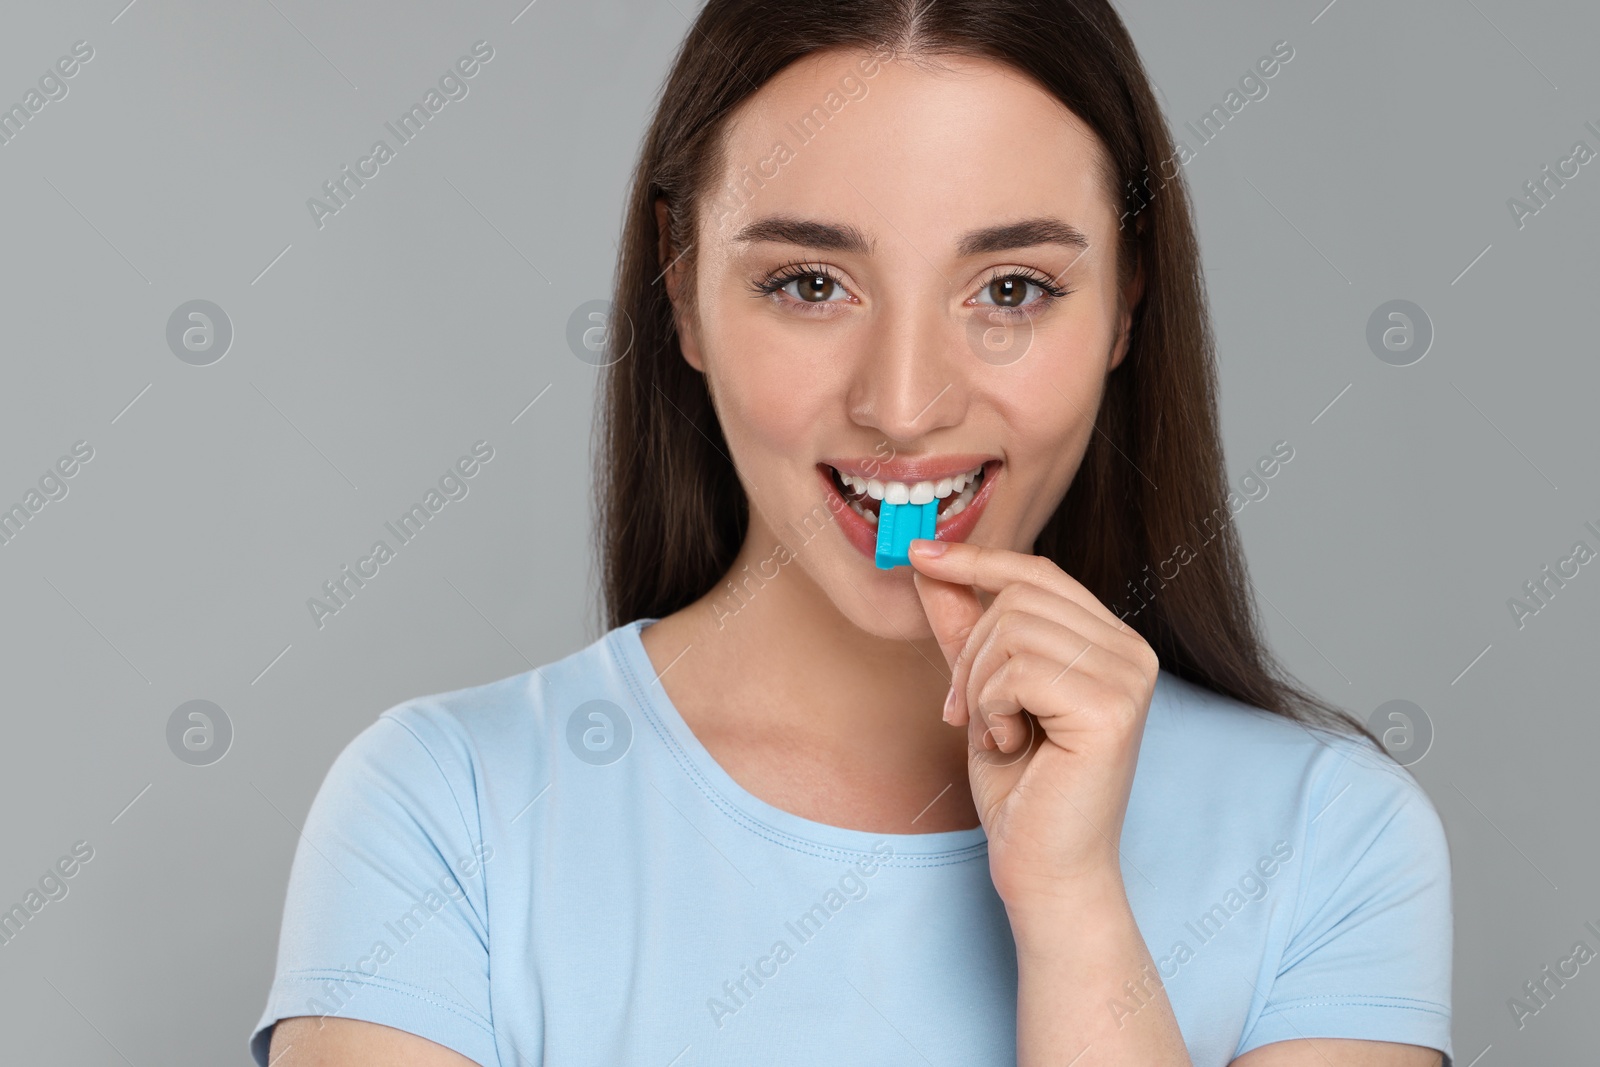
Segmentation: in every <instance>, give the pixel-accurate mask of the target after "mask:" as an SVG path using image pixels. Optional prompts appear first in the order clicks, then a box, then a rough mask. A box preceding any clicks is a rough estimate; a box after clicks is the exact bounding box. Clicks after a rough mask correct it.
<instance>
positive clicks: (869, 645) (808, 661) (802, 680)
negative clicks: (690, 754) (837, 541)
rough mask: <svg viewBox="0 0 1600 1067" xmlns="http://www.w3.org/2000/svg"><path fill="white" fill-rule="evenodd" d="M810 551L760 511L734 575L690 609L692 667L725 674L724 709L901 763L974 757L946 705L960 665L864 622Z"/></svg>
mask: <svg viewBox="0 0 1600 1067" xmlns="http://www.w3.org/2000/svg"><path fill="white" fill-rule="evenodd" d="M806 551H807V544H805V543H801V542H800V541H799V539H798V538H795V537H793V536H792V532H791V536H787V537H784V538H781V539H780V537H779V536H778V535H777V534H775V533H774V532H773V531H771V530H770V529H767V528H766V527H765V526H764V525H759V524H758V521H756V522H752V526H751V532H750V535H749V536H748V537H747V538H746V539H745V543H744V546H743V547H742V549H741V550H740V552H739V555H738V558H736V559H735V560H734V563H733V566H732V567H731V568H729V572H728V574H727V576H726V578H725V580H724V581H723V582H720V583H718V585H717V586H716V587H715V588H714V589H712V590H711V591H710V592H708V593H707V594H706V595H705V596H704V597H702V598H701V599H700V600H698V601H696V602H695V603H694V604H692V605H690V606H689V607H688V608H686V609H685V610H684V612H682V613H680V614H681V615H684V616H686V618H685V619H684V620H683V622H684V623H685V625H683V626H682V627H681V638H682V639H681V640H680V641H679V642H678V644H679V647H680V649H681V648H683V647H687V648H688V651H687V652H685V653H684V656H683V660H682V664H681V665H682V666H684V667H689V666H690V661H691V660H693V661H695V662H694V665H693V666H692V667H691V668H690V670H689V671H685V672H684V673H685V674H686V675H693V676H694V677H696V678H699V679H702V680H705V679H715V683H714V684H715V687H716V690H717V691H718V692H719V693H720V694H721V697H720V699H718V700H717V701H716V702H715V703H716V704H717V705H718V710H717V711H716V713H715V714H716V715H717V717H718V718H719V719H721V718H723V717H724V716H738V717H740V718H741V719H743V720H746V721H745V722H744V724H743V725H745V726H748V727H751V728H758V729H759V728H763V727H773V728H776V729H777V730H779V731H781V732H782V733H783V734H784V735H788V736H799V737H803V738H807V739H809V740H811V741H814V742H816V743H819V744H822V745H825V746H832V747H834V748H835V750H838V751H862V750H863V749H864V748H865V747H866V746H870V748H871V751H872V752H873V753H874V754H875V756H876V757H878V758H879V759H881V760H882V761H884V763H885V764H886V765H887V766H886V767H885V769H886V770H888V771H890V772H891V773H894V772H896V771H897V770H900V769H909V768H912V767H916V766H926V765H927V762H928V760H929V759H930V757H934V758H937V759H939V760H941V761H943V760H949V759H951V758H952V754H953V757H954V758H956V759H959V760H960V761H961V762H962V763H963V764H964V761H965V754H966V739H965V735H964V734H962V733H961V731H957V730H954V729H952V728H951V727H950V726H948V725H946V724H945V723H944V721H943V720H942V718H941V717H940V716H941V711H942V709H943V705H944V697H945V693H946V692H947V691H948V689H949V681H948V679H949V674H950V672H949V668H948V666H947V664H946V663H945V659H944V654H943V653H942V652H941V651H940V650H939V646H938V643H937V642H936V641H935V640H934V639H933V638H932V637H928V638H925V639H921V640H916V641H910V640H905V639H901V638H898V637H895V638H888V639H885V638H881V637H877V636H875V635H873V634H869V633H867V632H865V631H863V630H861V629H859V628H858V627H857V626H856V625H855V624H854V623H852V622H851V621H850V620H849V619H848V618H847V617H846V616H845V615H844V614H843V613H841V612H840V611H839V609H838V608H837V607H836V606H835V605H834V603H833V601H832V600H831V599H830V598H829V597H828V595H827V594H826V593H825V592H824V591H823V590H822V589H821V588H820V587H819V586H818V585H817V584H816V583H815V582H813V581H812V580H811V577H810V576H809V575H808V574H807V573H806V571H805V570H804V568H803V567H802V566H801V563H800V561H799V559H798V558H797V553H798V554H803V553H805V552H806ZM848 595H854V594H848ZM664 651H666V652H667V654H668V656H669V657H670V656H672V655H676V654H677V650H670V649H669V650H664ZM687 681H688V679H685V682H687ZM695 688H697V689H698V688H699V686H698V685H697V686H695Z"/></svg>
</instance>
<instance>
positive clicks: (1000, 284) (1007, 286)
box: [989, 275, 1028, 307]
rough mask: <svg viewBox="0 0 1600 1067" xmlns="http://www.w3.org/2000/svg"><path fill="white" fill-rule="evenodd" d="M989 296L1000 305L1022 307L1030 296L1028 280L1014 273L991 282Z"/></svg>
mask: <svg viewBox="0 0 1600 1067" xmlns="http://www.w3.org/2000/svg"><path fill="white" fill-rule="evenodd" d="M989 296H990V297H991V298H992V299H993V300H994V302H995V303H996V304H997V305H999V306H1000V307H1020V306H1021V305H1022V303H1023V302H1024V301H1025V300H1026V299H1027V296H1028V282H1027V280H1026V279H1024V278H1018V277H1017V276H1016V275H1012V276H1010V277H1006V278H996V279H995V280H994V281H992V282H990V283H989Z"/></svg>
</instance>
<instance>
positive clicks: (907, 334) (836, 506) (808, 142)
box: [658, 51, 1138, 638]
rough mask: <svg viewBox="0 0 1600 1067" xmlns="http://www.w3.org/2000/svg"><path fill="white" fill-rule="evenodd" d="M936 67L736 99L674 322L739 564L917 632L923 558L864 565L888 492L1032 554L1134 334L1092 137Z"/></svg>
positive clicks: (869, 59) (1071, 121) (1058, 109)
mask: <svg viewBox="0 0 1600 1067" xmlns="http://www.w3.org/2000/svg"><path fill="white" fill-rule="evenodd" d="M940 63H941V64H942V65H943V66H944V67H946V68H948V69H944V70H939V69H922V68H919V67H918V66H915V65H913V64H911V63H908V62H892V63H885V62H880V61H879V60H878V59H877V58H876V57H874V56H871V55H869V54H866V53H860V52H842V51H832V52H827V53H821V54H817V55H813V56H810V57H808V58H807V59H805V60H802V61H800V62H799V63H796V64H795V65H793V66H792V67H790V68H789V69H787V70H785V71H784V72H782V73H781V74H780V75H779V76H778V77H777V78H775V79H773V80H772V81H771V82H769V83H768V84H767V85H766V86H764V87H763V88H762V89H761V90H760V91H759V92H758V93H756V94H755V95H754V96H753V97H751V98H750V99H749V100H748V101H746V103H745V104H744V105H743V106H742V107H741V108H740V109H739V110H738V111H737V112H736V113H735V115H734V116H733V118H732V121H731V123H730V126H729V130H728V133H727V141H726V155H725V159H726V164H725V168H724V173H723V176H722V181H721V182H720V183H719V185H718V186H717V187H716V188H715V189H713V190H711V191H710V192H709V193H708V195H707V197H706V200H705V202H704V204H703V207H702V209H701V212H700V218H699V221H698V226H697V231H698V232H697V237H696V245H697V247H696V249H695V257H694V262H695V279H694V284H695V286H696V289H697V300H698V307H697V308H696V314H695V315H694V318H693V321H689V320H688V319H686V318H685V317H684V315H683V314H681V313H680V315H679V320H678V324H679V334H680V337H681V339H682V343H683V351H684V356H685V358H686V359H687V360H688V361H689V362H690V363H691V364H692V365H693V366H694V367H695V368H696V369H698V370H700V371H702V372H703V373H704V374H705V375H706V377H707V379H708V384H709V388H710V390H711V395H712V398H713V402H714V404H715V407H716V410H717V414H718V417H719V418H720V420H721V423H722V429H723V432H724V434H725V435H726V438H727V443H728V447H729V450H730V454H731V458H732V460H733V462H734V464H735V466H736V467H737V469H738V472H739V477H740V480H741V482H742V484H743V486H744V489H745V492H746V494H747V495H748V497H749V500H750V505H751V512H750V513H751V521H750V534H749V537H750V539H749V541H748V542H747V545H746V554H747V556H753V558H755V559H759V560H761V561H764V562H765V561H768V560H771V562H768V563H766V565H765V567H764V568H763V569H762V577H763V579H767V580H775V581H780V582H789V581H794V582H804V581H806V580H807V579H809V581H810V582H812V583H814V585H815V586H816V588H817V589H819V590H820V591H821V594H822V595H824V596H826V597H828V598H829V599H831V600H832V602H833V603H834V605H835V606H836V607H837V608H838V610H839V611H840V612H841V613H842V614H844V615H845V616H846V617H847V618H849V619H850V620H851V621H852V622H854V623H855V625H856V626H858V627H859V628H861V629H862V630H865V631H867V632H869V633H872V634H874V635H877V636H880V637H886V638H892V637H905V638H919V637H927V636H928V634H929V630H928V626H927V622H926V619H925V617H924V615H923V612H922V609H921V606H920V603H919V601H918V597H917V594H916V591H915V588H914V586H913V584H912V579H911V574H912V572H911V569H910V568H908V567H898V568H895V569H893V570H879V569H877V568H876V567H875V566H874V564H873V559H872V554H873V546H874V543H875V540H876V536H877V528H876V524H875V520H876V518H877V512H878V508H879V507H880V504H879V500H878V499H876V497H877V496H878V495H879V494H880V492H882V493H886V494H888V495H889V496H890V498H891V499H894V498H895V494H896V493H898V492H899V491H900V488H899V486H900V485H903V486H904V487H905V491H906V492H908V493H909V494H910V495H911V499H912V500H913V502H915V501H916V500H917V499H918V498H919V497H921V496H925V495H926V493H927V489H928V488H929V487H931V488H932V490H933V491H934V493H935V495H936V497H938V498H940V499H939V519H938V534H937V536H938V537H939V538H941V539H945V540H952V539H953V540H964V541H969V542H973V543H976V544H984V545H991V546H997V547H1002V548H1008V549H1014V550H1017V551H1022V552H1030V551H1031V550H1032V545H1033V542H1034V539H1035V538H1036V537H1037V535H1038V533H1039V531H1040V530H1041V529H1042V528H1043V526H1044V523H1045V521H1046V520H1047V519H1048V518H1049V516H1050V515H1051V513H1052V512H1053V511H1054V509H1055V507H1056V505H1057V503H1058V502H1059V501H1060V500H1061V498H1062V496H1063V494H1065V492H1066V490H1067V487H1068V485H1069V484H1070V483H1071V481H1072V477H1073V475H1074V473H1075V472H1076V471H1077V469H1078V464H1079V462H1080V460H1081V459H1082V457H1083V453H1084V450H1085V448H1086V447H1087V445H1088V442H1089V438H1090V435H1091V434H1093V433H1095V432H1096V431H1095V429H1094V414H1095V411H1096V410H1097V408H1098V406H1099V403H1100V397H1101V392H1102V389H1103V386H1104V383H1105V378H1106V375H1107V373H1108V372H1109V371H1110V370H1111V369H1112V368H1113V367H1115V366H1116V365H1117V363H1118V362H1120V360H1121V358H1122V356H1123V353H1124V351H1125V342H1119V337H1122V336H1125V333H1124V331H1125V328H1126V325H1127V316H1126V315H1124V314H1119V311H1118V299H1117V295H1118V294H1117V292H1116V259H1115V252H1116V247H1117V238H1118V220H1119V214H1120V213H1119V212H1118V211H1117V210H1116V209H1115V208H1114V207H1113V203H1112V201H1111V199H1110V197H1109V196H1108V193H1107V190H1106V189H1105V188H1104V187H1103V184H1102V181H1101V179H1100V177H1099V175H1098V173H1097V169H1096V165H1097V161H1098V158H1099V153H1100V152H1101V151H1102V149H1101V147H1100V144H1099V141H1098V139H1097V138H1096V137H1095V135H1094V134H1093V133H1092V132H1091V131H1090V129H1089V127H1088V126H1087V125H1085V124H1084V123H1083V122H1082V121H1081V120H1080V119H1078V118H1077V117H1076V116H1075V115H1073V114H1072V113H1071V112H1069V111H1068V110H1067V109H1066V108H1064V107H1063V106H1062V105H1060V104H1059V103H1058V102H1057V101H1056V100H1055V98H1054V97H1052V96H1050V95H1049V94H1048V93H1046V92H1044V91H1043V90H1042V89H1039V88H1038V87H1036V86H1035V85H1034V84H1033V83H1032V82H1030V81H1028V80H1026V79H1025V78H1024V77H1023V76H1022V75H1021V74H1019V73H1018V72H1016V71H1015V70H1014V69H1012V68H1010V67H1007V66H1005V65H1002V64H1000V63H997V62H994V61H990V60H983V59H972V58H965V57H940ZM658 210H659V209H658ZM670 281H671V282H672V284H673V286H674V291H675V292H677V291H678V288H677V286H678V283H679V279H678V278H677V277H673V278H671V279H670ZM1127 296H1128V298H1129V300H1130V303H1131V301H1135V300H1137V298H1138V292H1137V285H1135V287H1133V288H1130V291H1129V293H1128V294H1127ZM894 483H899V485H896V484H894ZM918 483H930V485H929V486H925V487H923V488H922V489H921V491H920V492H919V491H918ZM880 487H881V488H880ZM780 545H781V546H782V547H781V548H780ZM775 570H776V571H777V572H779V573H778V574H777V576H776V577H775V578H774V577H773V572H774V571H775Z"/></svg>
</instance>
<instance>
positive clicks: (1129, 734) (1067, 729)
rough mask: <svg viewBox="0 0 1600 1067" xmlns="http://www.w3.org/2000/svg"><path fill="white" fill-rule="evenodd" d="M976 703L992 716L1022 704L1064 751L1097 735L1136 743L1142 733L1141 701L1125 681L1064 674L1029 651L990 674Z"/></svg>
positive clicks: (1011, 711) (1012, 710) (1020, 706)
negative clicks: (1140, 718) (1123, 682)
mask: <svg viewBox="0 0 1600 1067" xmlns="http://www.w3.org/2000/svg"><path fill="white" fill-rule="evenodd" d="M976 703H977V705H978V706H980V707H983V708H985V709H988V710H989V711H990V713H991V715H994V716H999V715H1012V714H1015V713H1017V712H1020V711H1021V710H1022V709H1024V708H1026V709H1027V711H1028V713H1029V714H1030V715H1032V716H1033V717H1034V718H1035V719H1036V720H1038V722H1039V724H1040V726H1042V727H1043V728H1044V732H1045V736H1046V737H1047V738H1049V739H1050V740H1051V741H1053V742H1055V743H1056V744H1058V745H1060V746H1061V747H1062V748H1065V749H1068V750H1076V749H1078V748H1079V747H1080V745H1081V744H1082V743H1083V741H1084V740H1085V739H1086V738H1089V737H1092V736H1097V735H1098V736H1101V737H1106V738H1117V739H1120V740H1122V741H1123V742H1127V741H1131V742H1132V743H1133V744H1135V745H1137V744H1138V738H1139V736H1140V734H1141V733H1142V732H1143V728H1142V723H1141V722H1140V721H1138V720H1139V715H1140V713H1141V708H1142V707H1144V706H1145V704H1144V703H1143V702H1142V701H1141V700H1139V699H1138V697H1137V695H1136V692H1135V691H1133V690H1130V689H1129V688H1128V687H1127V685H1125V684H1122V683H1120V682H1118V681H1117V680H1115V679H1110V678H1102V677H1094V676H1091V675H1089V674H1084V673H1079V672H1076V671H1074V672H1071V673H1068V674H1065V675H1063V674H1061V673H1060V666H1059V665H1058V664H1056V663H1055V662H1054V661H1053V660H1051V659H1049V658H1047V657H1044V656H1038V655H1035V654H1033V653H1030V652H1024V653H1020V654H1018V655H1015V656H1012V657H1010V658H1009V659H1007V660H1006V662H1005V663H1004V664H1002V665H1001V666H1000V668H999V669H998V670H996V671H995V672H994V673H993V674H991V675H990V676H989V680H988V681H987V682H986V683H985V684H984V687H983V689H982V690H981V691H980V692H979V693H978V694H977V697H976Z"/></svg>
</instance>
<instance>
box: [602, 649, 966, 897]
mask: <svg viewBox="0 0 1600 1067" xmlns="http://www.w3.org/2000/svg"><path fill="white" fill-rule="evenodd" d="M656 621H657V620H656V619H637V620H635V621H633V622H631V623H627V624H626V625H623V626H619V627H617V629H615V630H613V631H612V632H611V644H612V648H613V650H614V653H615V655H616V657H617V659H618V662H619V665H620V666H622V667H623V668H624V672H625V673H626V674H629V675H632V678H631V681H632V682H633V683H634V685H633V689H634V691H635V693H636V694H637V695H638V697H639V699H640V702H641V704H642V705H643V710H644V711H645V713H646V714H648V715H650V716H651V717H653V718H654V719H655V720H656V721H657V724H658V726H659V727H660V728H661V730H662V731H664V736H665V737H666V738H668V739H669V743H670V744H671V745H672V746H673V747H675V748H676V749H677V751H676V753H674V755H675V756H676V757H677V762H678V764H679V766H680V767H683V768H684V769H685V770H686V771H688V772H689V773H690V777H692V778H694V779H695V780H696V781H695V784H696V785H698V786H699V787H700V788H701V790H702V792H708V795H711V794H714V799H717V800H720V801H721V802H722V803H721V804H719V807H722V809H723V810H724V811H728V810H729V808H730V807H731V809H732V810H733V811H736V812H738V813H739V815H741V816H743V818H740V819H738V820H737V821H739V822H741V823H743V824H744V825H745V826H746V827H747V828H749V829H751V830H752V831H754V832H757V833H762V831H763V830H766V831H769V832H768V833H765V834H763V836H767V837H768V839H769V840H775V841H777V842H778V843H780V844H784V843H790V844H791V847H792V842H799V843H804V844H807V845H811V846H815V847H814V848H809V849H803V851H811V852H814V851H815V850H816V848H822V849H829V850H842V851H845V852H850V853H862V854H867V855H877V856H879V857H880V858H882V857H883V849H882V844H881V843H884V842H887V843H888V844H889V845H890V846H891V847H892V848H893V850H894V851H893V853H892V855H893V856H895V857H901V858H905V857H917V858H919V859H920V860H921V861H922V863H921V864H920V865H923V866H927V865H930V864H928V863H927V861H928V860H934V861H935V863H938V862H940V861H942V862H946V863H949V862H960V861H964V860H967V859H970V858H971V857H972V856H973V855H976V854H982V853H983V852H986V851H987V849H988V843H989V839H988V836H987V835H986V834H985V833H984V830H983V827H982V826H981V825H980V826H974V827H971V828H969V829H965V830H941V831H938V832H935V833H926V834H892V833H872V832H870V831H866V830H854V829H850V828H848V827H843V826H834V825H832V824H829V823H822V822H816V821H814V820H812V819H807V818H804V817H803V816H800V815H796V814H794V813H793V812H789V811H785V810H783V809H782V808H779V807H776V806H775V805H772V804H769V803H767V802H766V801H764V800H762V799H761V798H760V797H758V796H756V795H755V794H754V793H751V792H750V791H749V790H747V789H745V788H744V787H743V786H742V785H740V784H739V783H738V782H737V781H735V780H734V778H733V776H732V775H730V774H728V772H727V771H725V770H723V768H722V765H721V764H720V763H718V762H717V761H716V760H715V759H714V758H713V757H712V755H711V753H710V751H709V750H707V749H706V747H705V746H704V745H703V744H701V742H700V739H699V738H698V737H696V736H695V733H694V731H693V730H691V729H690V728H689V724H688V723H687V722H685V721H684V718H683V716H682V715H681V714H680V713H679V712H678V709H677V707H675V706H674V705H673V703H672V701H671V699H670V698H668V696H667V693H666V690H665V689H664V688H662V687H661V686H660V685H659V684H657V682H656V674H655V667H654V665H653V664H651V662H650V656H649V654H648V653H647V652H646V651H645V648H644V642H643V641H642V640H641V639H640V636H639V634H640V631H642V630H643V629H644V628H645V627H646V626H649V625H650V624H651V623H653V622H656ZM961 785H962V786H966V783H964V782H963V783H961ZM786 838H787V839H792V842H786V841H785V840H784V839H786ZM875 845H878V846H879V847H878V848H877V849H874V847H873V846H875ZM887 862H889V863H891V864H894V861H893V860H888V861H887Z"/></svg>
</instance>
